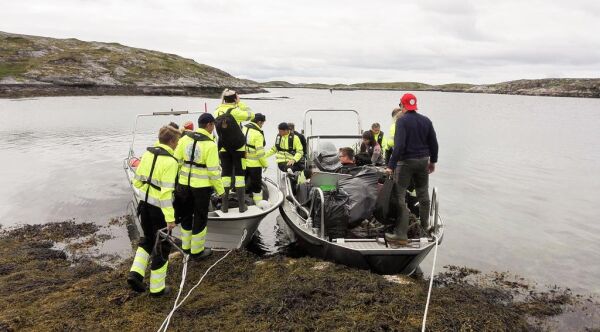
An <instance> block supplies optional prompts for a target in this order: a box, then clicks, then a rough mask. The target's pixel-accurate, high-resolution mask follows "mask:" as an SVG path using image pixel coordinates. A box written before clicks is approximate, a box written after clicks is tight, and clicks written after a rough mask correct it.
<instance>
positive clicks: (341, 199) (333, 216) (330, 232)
mask: <svg viewBox="0 0 600 332" xmlns="http://www.w3.org/2000/svg"><path fill="white" fill-rule="evenodd" d="M348 201H349V196H348V194H347V193H345V192H344V191H341V190H340V191H330V192H326V193H325V205H324V210H325V211H324V212H325V215H324V217H325V235H327V236H328V237H329V238H330V239H335V238H344V237H346V232H347V231H348V220H349V218H350V212H349V210H348ZM313 227H316V228H320V227H321V203H320V200H316V201H315V205H314V209H313Z"/></svg>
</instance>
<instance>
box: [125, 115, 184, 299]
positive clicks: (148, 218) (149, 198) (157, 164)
mask: <svg viewBox="0 0 600 332" xmlns="http://www.w3.org/2000/svg"><path fill="white" fill-rule="evenodd" d="M179 137H180V132H179V131H178V130H177V129H175V128H173V127H172V126H170V125H169V126H164V127H162V128H160V131H159V133H158V143H156V144H155V145H154V146H153V147H149V148H148V149H147V150H148V151H146V152H145V153H144V154H143V155H142V159H141V162H140V164H139V166H138V167H137V169H136V172H135V176H134V178H133V180H132V183H133V185H134V187H136V188H138V189H139V190H140V191H141V192H142V193H143V194H142V195H143V196H142V197H144V198H143V199H142V200H140V202H139V204H138V215H139V217H140V221H141V224H142V230H143V232H144V237H142V238H141V240H140V243H139V245H138V248H137V250H136V253H135V258H134V259H133V264H132V265H131V269H130V272H129V276H128V278H127V283H128V284H129V285H130V286H131V288H133V290H135V291H137V292H144V291H146V285H145V284H144V275H145V273H146V269H147V267H148V264H149V263H150V295H153V296H160V295H163V294H165V293H166V292H167V291H166V286H165V279H166V277H167V266H168V264H169V262H168V257H169V252H170V250H171V246H170V244H169V243H168V242H164V243H162V244H161V246H160V248H158V247H157V248H154V243H155V241H156V233H157V231H158V230H160V229H163V228H165V227H166V228H167V229H168V230H169V231H171V230H172V229H173V228H175V211H174V209H173V190H174V189H175V181H176V177H177V170H178V169H179V164H178V162H177V159H176V158H175V157H174V156H173V154H174V151H173V150H174V149H175V148H176V146H177V143H178V141H179ZM154 249H157V251H158V252H154ZM151 254H152V256H151ZM150 261H151V262H150Z"/></svg>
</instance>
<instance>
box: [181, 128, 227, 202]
mask: <svg viewBox="0 0 600 332" xmlns="http://www.w3.org/2000/svg"><path fill="white" fill-rule="evenodd" d="M196 133H198V134H201V135H203V136H205V137H207V138H209V139H208V140H206V141H196V146H195V148H194V153H193V155H194V160H191V158H192V148H193V147H194V139H193V138H191V137H189V136H187V135H184V136H183V137H182V138H181V139H180V140H179V144H177V148H176V149H175V158H177V159H178V160H179V164H180V165H181V169H180V171H179V183H180V184H182V185H186V186H187V185H188V183H189V185H190V187H192V188H205V187H211V186H212V187H213V188H215V191H216V192H217V195H221V194H222V193H223V192H225V190H224V189H223V182H222V181H221V166H220V165H219V152H218V151H217V143H215V141H214V137H213V135H211V134H210V133H209V132H207V131H206V130H205V129H204V128H198V129H197V130H196ZM190 172H191V176H190Z"/></svg>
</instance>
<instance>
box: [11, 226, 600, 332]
mask: <svg viewBox="0 0 600 332" xmlns="http://www.w3.org/2000/svg"><path fill="white" fill-rule="evenodd" d="M40 227H41V228H40ZM71 227H72V225H69V226H64V225H60V224H54V225H46V226H43V227H42V226H39V227H24V228H22V229H21V230H11V231H10V232H15V233H12V234H13V235H14V234H18V236H6V233H3V235H2V240H1V241H0V284H2V285H3V287H2V294H0V295H1V296H0V330H8V331H10V330H21V329H27V330H51V331H55V330H61V331H62V330H136V331H153V330H156V329H157V328H158V327H159V326H160V324H161V322H162V320H163V319H164V318H165V316H166V315H167V314H168V312H169V311H170V309H171V308H172V305H173V301H174V298H175V294H171V295H169V296H166V297H164V298H152V297H149V296H148V295H147V294H139V293H135V292H133V291H131V290H130V289H129V288H128V286H127V283H126V282H125V279H126V277H127V273H128V270H129V263H130V262H129V261H127V262H122V263H121V264H119V265H117V266H116V267H107V266H103V265H101V264H98V263H97V262H96V261H95V260H93V259H86V258H84V257H82V258H79V259H77V260H75V261H70V260H68V259H63V258H62V257H60V255H54V254H48V253H45V254H44V255H46V256H45V257H43V258H41V257H40V256H38V255H36V254H34V255H32V253H33V252H35V250H54V249H52V248H53V246H52V245H51V244H52V241H51V240H49V239H51V238H54V239H60V238H64V237H62V236H58V235H57V234H59V233H60V230H66V233H67V234H69V236H72V234H74V233H77V232H74V231H73V230H72V229H71ZM80 230H81V229H80ZM90 230H91V228H87V226H85V227H83V232H82V233H81V234H86V235H85V236H90V235H93V234H90ZM50 235H52V236H50ZM48 241H49V242H48ZM32 243H37V245H33V246H32V245H29V244H32ZM32 250H34V251H32ZM44 252H45V251H44ZM35 253H38V252H35ZM223 255H224V253H223V252H216V253H215V254H214V255H213V256H211V257H210V258H208V259H207V260H204V261H192V262H190V264H189V267H188V276H187V281H186V286H185V291H186V292H187V290H189V289H190V288H191V287H192V286H193V285H194V284H195V283H196V282H197V281H198V280H199V279H200V277H201V276H202V275H203V274H204V272H205V271H206V269H207V268H208V267H209V266H211V265H212V264H214V263H215V262H216V261H217V260H218V259H219V258H221V257H222V256H223ZM181 268H182V260H181V255H180V254H175V255H172V259H171V261H170V263H169V273H168V276H167V283H168V284H169V285H171V286H172V287H174V288H176V287H177V286H178V285H179V281H180V278H181ZM496 277H497V275H494V274H491V275H487V276H486V275H484V274H482V273H480V272H479V271H477V270H473V269H469V268H464V267H452V266H450V267H447V268H446V269H445V271H444V272H442V273H441V274H440V275H438V276H437V277H436V278H437V279H436V280H437V281H436V283H435V285H436V286H435V288H434V289H433V293H432V295H433V296H432V299H431V303H430V309H429V313H428V324H427V329H428V330H430V331H530V330H537V329H541V328H542V325H539V322H538V321H537V320H531V319H529V318H528V317H537V318H543V317H552V316H555V315H556V314H558V313H560V312H561V310H562V307H563V305H564V304H566V303H569V302H570V301H575V300H576V297H574V296H572V294H570V293H569V292H564V291H563V290H560V289H555V290H554V291H547V292H536V291H534V290H533V289H531V288H527V289H526V288H524V287H522V286H520V284H521V283H522V284H524V282H523V281H519V282H518V283H516V284H514V285H513V284H507V283H506V282H502V281H501V280H500V279H495V278H496ZM503 278H504V281H509V279H510V278H509V276H507V275H505V276H504V277H503ZM482 279H485V280H486V281H487V283H483V285H481V283H480V281H481V280H482ZM427 287H428V280H423V279H422V278H409V277H405V276H381V275H377V274H373V273H371V272H369V271H364V270H357V269H352V268H348V267H345V266H341V265H337V264H333V263H329V262H323V261H321V260H318V259H314V258H306V257H300V258H290V257H286V256H282V255H274V256H270V257H268V258H260V257H259V256H256V255H254V254H252V253H250V252H248V251H245V250H235V251H233V252H232V253H231V254H230V255H229V256H228V257H227V258H226V259H224V260H223V261H221V262H220V263H219V264H218V265H216V266H215V267H214V268H213V269H212V270H211V271H210V273H209V274H208V277H207V278H206V279H205V280H204V281H203V283H202V284H201V285H200V287H198V288H197V289H196V290H195V291H194V292H193V293H192V294H191V296H190V297H189V298H188V300H187V301H186V302H185V304H184V305H183V306H182V307H181V308H180V309H179V310H178V311H177V312H176V313H175V315H174V316H173V318H172V320H171V325H170V327H171V328H172V329H173V330H198V329H203V330H224V331H230V330H258V331H265V330H277V331H292V330H293V331H296V330H307V331H314V330H368V331H415V330H418V329H419V328H420V325H421V320H422V316H423V310H424V307H425V300H426V297H427ZM516 289H517V290H519V291H520V292H522V293H524V294H525V295H524V296H523V297H522V298H520V297H518V296H515V292H516ZM591 327H592V328H594V326H591Z"/></svg>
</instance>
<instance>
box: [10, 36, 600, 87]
mask: <svg viewBox="0 0 600 332" xmlns="http://www.w3.org/2000/svg"><path fill="white" fill-rule="evenodd" d="M225 87H232V88H235V89H237V90H238V91H239V92H241V93H257V92H266V91H265V90H264V89H263V88H310V89H335V90H400V91H442V92H465V93H496V94H514V95H532V96H555V97H586V98H600V79H597V78H548V79H534V80H517V81H509V82H502V83H497V84H483V85H474V84H466V83H452V84H442V85H430V84H425V83H419V82H389V83H355V84H322V83H299V84H293V83H288V82H285V81H269V82H263V83H257V82H254V81H251V80H245V79H239V78H236V77H234V76H232V75H230V74H228V73H226V72H224V71H222V70H220V69H217V68H214V67H211V66H207V65H204V64H200V63H197V62H195V61H194V60H191V59H186V58H183V57H180V56H177V55H174V54H167V53H161V52H158V51H151V50H145V49H140V48H133V47H128V46H123V45H121V44H118V43H102V42H94V41H92V42H85V41H81V40H77V39H73V38H69V39H55V38H47V37H38V36H28V35H19V34H12V33H6V32H1V31H0V98H15V97H31V96H73V95H166V96H215V95H216V94H218V93H219V92H220V91H221V90H222V89H223V88H225Z"/></svg>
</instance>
